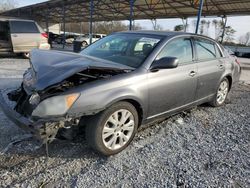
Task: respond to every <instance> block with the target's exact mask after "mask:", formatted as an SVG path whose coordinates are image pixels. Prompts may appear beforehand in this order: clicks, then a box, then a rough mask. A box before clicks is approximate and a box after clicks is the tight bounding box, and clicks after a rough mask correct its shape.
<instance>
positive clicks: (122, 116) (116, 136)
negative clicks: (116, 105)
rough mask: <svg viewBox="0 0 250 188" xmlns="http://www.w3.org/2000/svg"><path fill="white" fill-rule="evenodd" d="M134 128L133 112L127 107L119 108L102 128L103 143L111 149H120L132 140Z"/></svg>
mask: <svg viewBox="0 0 250 188" xmlns="http://www.w3.org/2000/svg"><path fill="white" fill-rule="evenodd" d="M134 129H135V119H134V116H133V114H132V113H131V112H130V111H128V110H126V109H120V110H117V111H115V112H114V113H113V114H112V115H111V116H110V117H109V118H108V120H107V121H106V123H105V125H104V128H103V130H102V141H103V144H104V145H105V146H106V147H107V148H108V149H110V150H117V149H120V148H121V147H123V146H124V145H125V144H126V143H127V142H128V141H129V140H130V138H131V136H132V135H133V132H134Z"/></svg>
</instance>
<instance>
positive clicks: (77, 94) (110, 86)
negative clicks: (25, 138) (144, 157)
mask: <svg viewBox="0 0 250 188" xmlns="http://www.w3.org/2000/svg"><path fill="white" fill-rule="evenodd" d="M239 74H240V66H239V64H237V62H236V61H235V59H234V58H231V57H230V55H229V54H227V53H226V51H224V49H223V47H222V46H221V45H219V44H218V43H217V42H215V41H214V40H212V39H210V38H207V37H204V36H199V35H194V34H188V33H180V32H178V33H175V32H151V31H140V32H120V33H114V34H112V35H109V36H107V37H105V38H103V39H101V40H99V41H97V42H96V43H94V44H92V45H90V46H89V47H87V48H86V49H84V50H83V51H82V52H80V53H79V54H75V53H69V52H59V51H45V50H33V51H32V53H31V58H30V68H29V69H28V70H27V71H26V72H25V73H24V75H23V82H22V84H21V86H20V88H18V89H17V90H14V91H11V92H9V93H8V98H9V100H11V101H14V102H15V103H16V105H15V107H14V108H11V107H9V106H8V105H7V102H6V101H5V100H4V96H3V94H1V95H0V106H1V107H2V109H3V111H4V112H5V114H6V115H7V116H8V117H9V118H10V119H11V120H12V121H13V122H14V123H15V124H17V125H18V126H19V127H21V128H23V129H26V130H27V131H29V132H32V133H33V134H34V136H36V137H37V138H39V139H40V140H42V141H43V142H51V141H53V140H54V139H55V137H56V135H57V134H58V132H60V131H61V130H64V129H68V128H74V127H80V126H81V127H82V128H84V130H85V135H86V140H87V142H88V143H89V145H90V146H91V147H92V148H94V149H95V150H97V151H98V152H100V153H102V154H104V155H112V154H116V153H118V152H120V151H122V150H123V149H124V148H126V147H127V146H128V144H129V143H130V142H131V141H132V139H133V137H134V136H135V133H136V131H137V130H138V128H139V127H140V126H141V125H143V124H146V123H149V122H152V121H154V120H155V119H158V118H163V117H164V118H165V117H168V116H170V115H173V114H176V113H178V112H181V111H183V110H185V109H187V108H191V107H193V106H196V105H199V104H202V103H210V104H211V105H213V106H221V105H223V104H224V102H225V99H226V97H227V95H228V92H229V91H230V89H231V87H232V84H233V83H234V82H235V81H237V80H238V79H239Z"/></svg>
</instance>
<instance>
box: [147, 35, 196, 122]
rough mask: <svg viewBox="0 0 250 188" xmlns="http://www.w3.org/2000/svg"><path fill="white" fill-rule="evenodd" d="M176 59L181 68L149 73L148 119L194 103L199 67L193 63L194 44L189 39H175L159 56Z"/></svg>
mask: <svg viewBox="0 0 250 188" xmlns="http://www.w3.org/2000/svg"><path fill="white" fill-rule="evenodd" d="M162 57H177V58H178V59H179V65H178V67H177V68H173V69H161V70H158V71H157V72H149V73H148V88H149V114H148V118H151V117H154V116H157V115H161V114H164V113H167V112H168V111H171V110H174V109H177V108H179V107H182V106H184V105H187V104H189V103H192V102H193V101H194V100H195V95H196V86H197V64H196V63H195V62H194V61H193V50H192V42H191V40H190V39H189V38H178V39H174V40H172V41H170V42H168V43H167V44H166V46H165V47H164V48H163V50H162V51H161V52H160V53H159V55H158V56H157V58H156V60H157V59H160V58H162Z"/></svg>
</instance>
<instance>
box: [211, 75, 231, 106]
mask: <svg viewBox="0 0 250 188" xmlns="http://www.w3.org/2000/svg"><path fill="white" fill-rule="evenodd" d="M228 92H229V81H228V79H227V78H224V79H223V80H222V81H221V82H220V84H219V87H218V89H217V92H216V95H215V96H214V98H213V100H212V101H211V102H210V104H211V105H212V106H214V107H217V106H222V105H223V104H224V103H225V100H226V98H227V95H228Z"/></svg>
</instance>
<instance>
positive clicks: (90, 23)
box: [89, 0, 94, 44]
mask: <svg viewBox="0 0 250 188" xmlns="http://www.w3.org/2000/svg"><path fill="white" fill-rule="evenodd" d="M89 6H90V7H89V8H90V18H89V43H90V44H92V38H93V37H92V35H93V12H94V0H91V1H90V5H89Z"/></svg>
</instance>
